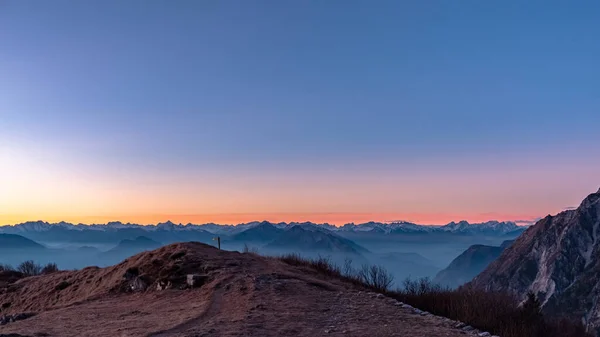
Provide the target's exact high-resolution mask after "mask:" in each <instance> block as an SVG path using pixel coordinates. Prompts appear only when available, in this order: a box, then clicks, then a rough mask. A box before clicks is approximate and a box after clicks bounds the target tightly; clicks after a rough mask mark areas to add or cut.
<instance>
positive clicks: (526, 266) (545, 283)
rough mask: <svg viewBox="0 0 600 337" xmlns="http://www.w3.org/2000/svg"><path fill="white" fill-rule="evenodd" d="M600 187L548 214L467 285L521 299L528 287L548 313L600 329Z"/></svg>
mask: <svg viewBox="0 0 600 337" xmlns="http://www.w3.org/2000/svg"><path fill="white" fill-rule="evenodd" d="M599 238H600V190H599V191H598V192H596V193H592V194H590V195H588V196H587V197H586V198H585V199H584V200H583V201H582V202H581V204H580V205H579V207H577V208H576V209H574V210H567V211H564V212H561V213H559V214H557V215H554V216H551V215H548V216H546V217H545V218H543V219H542V220H540V221H538V222H537V223H536V224H535V225H534V226H532V227H530V228H529V229H527V230H526V231H525V232H524V233H523V234H522V235H521V236H520V237H519V238H518V239H517V240H516V241H515V243H514V244H513V245H511V246H510V247H508V248H507V249H506V250H505V251H504V252H503V253H502V254H501V255H500V257H499V258H498V259H496V260H495V261H494V262H492V263H491V264H490V265H489V266H488V267H487V268H486V269H485V270H484V271H483V272H482V273H480V274H479V275H477V276H476V277H475V278H474V279H473V280H472V281H471V282H470V283H468V285H470V286H473V287H476V288H482V289H487V290H500V291H510V292H513V293H515V294H517V295H518V296H519V297H520V298H521V299H524V298H525V296H526V294H527V293H528V292H529V291H531V292H533V293H535V294H536V295H537V296H538V297H539V298H540V301H541V303H542V306H543V309H544V310H545V311H546V312H548V313H551V314H552V313H556V314H568V315H571V316H572V317H574V318H577V319H582V320H583V321H584V323H585V324H586V325H587V326H588V328H590V329H595V330H596V333H598V332H600V306H598V302H599V300H600V285H599V284H598V283H597V275H598V274H600V239H599Z"/></svg>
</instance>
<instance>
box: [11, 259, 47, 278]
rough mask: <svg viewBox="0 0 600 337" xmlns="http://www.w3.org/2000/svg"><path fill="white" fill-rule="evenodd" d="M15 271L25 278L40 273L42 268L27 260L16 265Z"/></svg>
mask: <svg viewBox="0 0 600 337" xmlns="http://www.w3.org/2000/svg"><path fill="white" fill-rule="evenodd" d="M17 271H18V272H20V273H23V275H25V276H35V275H39V274H41V273H42V266H40V265H39V264H37V263H35V262H33V260H28V261H25V262H22V263H21V264H20V265H18V266H17Z"/></svg>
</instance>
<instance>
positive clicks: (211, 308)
mask: <svg viewBox="0 0 600 337" xmlns="http://www.w3.org/2000/svg"><path fill="white" fill-rule="evenodd" d="M222 302H223V289H217V290H216V291H215V292H214V293H213V295H212V298H211V300H210V304H209V305H208V308H207V309H206V311H204V312H203V313H202V314H201V315H200V316H198V317H194V318H192V319H190V320H188V321H186V322H184V323H181V324H179V325H177V326H175V327H173V328H171V329H168V330H165V331H161V332H156V333H152V334H149V335H148V337H169V336H174V335H181V334H185V332H186V331H188V330H192V329H194V328H195V327H198V326H202V325H203V323H204V322H205V321H207V320H210V319H211V318H212V317H214V316H216V315H217V314H218V313H219V312H220V311H221V306H222Z"/></svg>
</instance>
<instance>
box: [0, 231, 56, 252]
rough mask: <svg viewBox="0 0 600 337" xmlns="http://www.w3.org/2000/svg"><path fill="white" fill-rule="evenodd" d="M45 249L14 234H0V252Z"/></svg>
mask: <svg viewBox="0 0 600 337" xmlns="http://www.w3.org/2000/svg"><path fill="white" fill-rule="evenodd" d="M44 249H46V247H44V246H42V245H40V244H39V243H37V242H35V241H32V240H30V239H27V238H25V237H23V236H20V235H15V234H0V252H2V251H5V252H6V251H9V250H10V251H13V252H14V251H19V250H23V251H24V250H30V251H31V250H44Z"/></svg>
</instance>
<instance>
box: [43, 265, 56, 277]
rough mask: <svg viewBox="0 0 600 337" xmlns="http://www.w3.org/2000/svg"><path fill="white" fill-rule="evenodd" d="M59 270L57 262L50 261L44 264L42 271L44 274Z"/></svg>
mask: <svg viewBox="0 0 600 337" xmlns="http://www.w3.org/2000/svg"><path fill="white" fill-rule="evenodd" d="M57 271H58V266H57V265H56V263H48V264H47V265H45V266H44V268H42V271H41V273H42V274H51V273H55V272H57Z"/></svg>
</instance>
